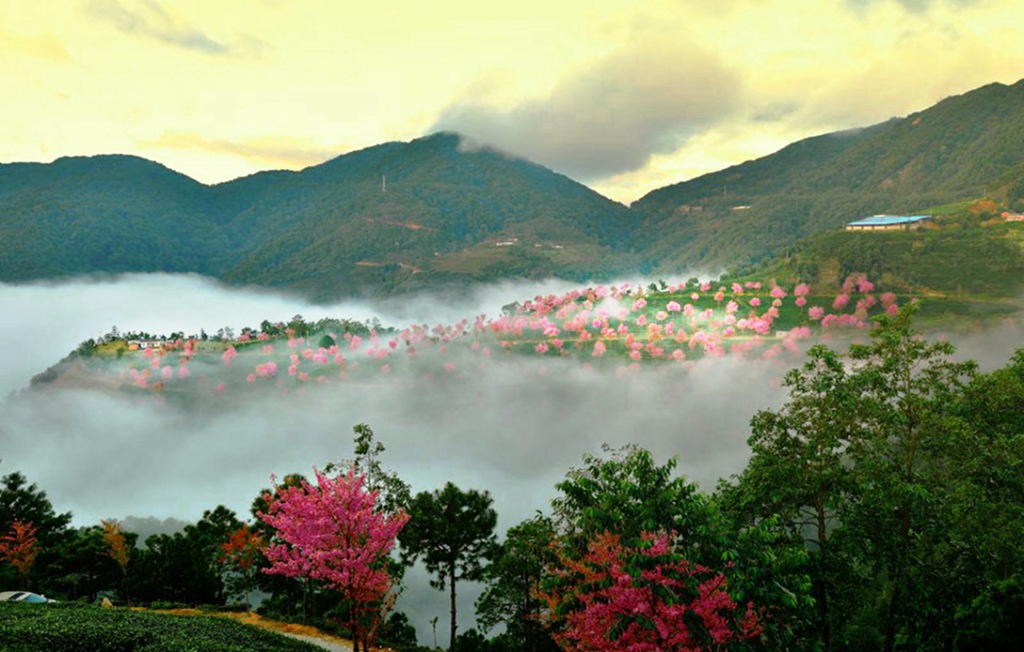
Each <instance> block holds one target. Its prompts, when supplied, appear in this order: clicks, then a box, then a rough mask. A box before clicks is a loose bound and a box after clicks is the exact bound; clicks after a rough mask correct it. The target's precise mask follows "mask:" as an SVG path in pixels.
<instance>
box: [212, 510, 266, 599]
mask: <svg viewBox="0 0 1024 652" xmlns="http://www.w3.org/2000/svg"><path fill="white" fill-rule="evenodd" d="M220 547H221V551H222V552H221V555H220V557H218V558H217V561H219V562H221V563H222V564H227V565H228V566H230V567H231V568H232V569H233V570H234V571H235V572H237V573H238V579H239V580H240V584H241V587H242V591H243V593H244V594H245V608H246V611H248V610H249V609H250V608H251V605H250V602H249V590H250V589H251V587H252V582H253V576H254V574H255V571H256V568H257V565H258V563H259V562H260V561H261V560H262V559H263V551H264V549H266V542H265V541H264V540H263V537H262V536H260V534H259V532H254V531H253V530H251V529H249V524H248V523H243V524H242V526H241V527H239V528H238V529H235V530H232V531H231V532H229V533H228V539H227V541H225V542H224V543H222V544H221V545H220Z"/></svg>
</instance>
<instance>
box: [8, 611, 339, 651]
mask: <svg viewBox="0 0 1024 652" xmlns="http://www.w3.org/2000/svg"><path fill="white" fill-rule="evenodd" d="M319 649H320V648H318V647H316V646H313V645H311V644H309V643H305V642H302V641H297V640H294V639H291V638H288V637H286V636H282V635H281V634H278V633H275V632H272V631H267V629H265V628H262V627H254V626H251V625H250V624H245V623H242V622H237V621H236V620H232V619H230V618H225V617H219V616H206V615H181V614H169V613H157V612H149V611H139V610H129V609H121V608H114V609H111V608H103V607H98V606H94V605H88V604H82V603H51V604H24V603H14V602H0V652H39V651H40V650H47V651H49V652H65V651H66V652H72V651H74V652H78V651H80V650H89V651H90V652H315V651H318V650H319Z"/></svg>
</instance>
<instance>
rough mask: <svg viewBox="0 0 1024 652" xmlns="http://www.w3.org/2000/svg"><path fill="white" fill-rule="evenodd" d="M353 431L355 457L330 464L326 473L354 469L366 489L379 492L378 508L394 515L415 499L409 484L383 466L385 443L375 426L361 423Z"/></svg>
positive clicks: (325, 470)
mask: <svg viewBox="0 0 1024 652" xmlns="http://www.w3.org/2000/svg"><path fill="white" fill-rule="evenodd" d="M352 431H353V432H354V433H355V438H354V442H355V457H354V458H353V459H351V460H343V461H342V462H339V463H337V464H335V463H331V464H328V465H327V466H326V467H325V468H324V472H325V473H331V472H334V471H348V470H349V469H350V468H351V469H354V470H355V472H356V475H362V476H363V477H364V478H365V481H364V482H365V485H364V486H365V487H366V489H367V490H368V491H376V492H377V510H378V511H383V512H385V513H389V514H393V513H395V512H397V511H398V510H400V509H405V508H406V507H408V505H409V503H410V502H411V501H412V491H411V490H410V488H409V484H408V483H407V482H405V481H404V480H402V478H401V477H399V475H398V474H397V473H395V472H394V471H388V470H386V469H385V468H384V467H382V466H381V464H380V456H381V454H382V453H383V452H384V451H385V448H384V444H382V443H380V442H379V441H377V440H376V439H374V435H373V429H372V428H370V426H368V425H367V424H365V423H359V424H356V425H355V426H353V427H352Z"/></svg>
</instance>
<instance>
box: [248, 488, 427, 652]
mask: <svg viewBox="0 0 1024 652" xmlns="http://www.w3.org/2000/svg"><path fill="white" fill-rule="evenodd" d="M314 473H315V476H316V484H315V485H314V484H311V483H309V482H305V481H303V482H302V483H301V484H300V485H299V486H291V487H283V488H278V490H277V493H276V494H275V495H274V496H273V498H272V499H271V500H270V503H269V507H268V509H267V512H266V513H260V514H258V516H259V518H260V519H261V520H262V521H264V522H265V523H267V524H268V525H270V526H272V527H273V528H274V530H275V533H274V534H275V540H273V541H271V542H270V544H269V545H268V546H267V548H266V550H265V555H266V556H267V558H268V559H269V560H270V562H271V566H270V567H269V568H267V569H265V570H264V572H266V573H269V574H280V575H285V576H288V577H305V578H309V579H313V580H318V581H322V582H324V583H325V584H326V585H327V586H329V587H330V588H332V589H333V590H335V591H337V592H338V593H340V594H341V595H342V597H343V598H344V599H345V600H346V601H347V602H348V603H349V616H348V623H349V626H350V631H351V632H352V637H353V639H354V641H355V643H356V645H357V647H358V646H359V645H362V646H364V649H369V646H370V645H372V642H373V638H374V635H375V632H376V629H377V628H378V627H379V626H380V623H381V621H382V619H383V617H384V614H385V613H386V612H387V611H388V610H389V609H390V607H391V605H392V604H393V601H394V596H393V595H392V594H391V590H392V586H393V578H392V577H391V574H390V573H389V572H388V568H387V557H388V555H389V554H390V552H391V550H392V548H393V547H394V544H395V538H396V537H397V536H398V533H399V532H400V531H401V530H402V528H403V527H404V526H405V524H406V522H407V521H408V517H407V516H406V514H405V513H404V512H401V511H399V512H396V513H394V514H390V515H386V514H382V513H380V512H378V511H377V510H376V500H377V495H376V493H374V492H368V491H366V490H365V489H364V488H363V476H357V475H356V474H355V471H354V470H353V471H349V473H348V474H346V475H339V476H337V477H336V478H334V479H332V478H329V477H328V476H326V475H324V474H323V473H321V472H320V471H319V470H314Z"/></svg>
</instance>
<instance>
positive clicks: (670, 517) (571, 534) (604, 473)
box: [546, 446, 811, 649]
mask: <svg viewBox="0 0 1024 652" xmlns="http://www.w3.org/2000/svg"><path fill="white" fill-rule="evenodd" d="M605 451H606V452H611V455H610V456H609V457H607V458H601V457H597V456H592V455H587V456H585V457H584V466H583V467H582V468H577V469H571V470H570V471H569V473H568V474H567V476H566V479H565V480H563V481H562V482H560V483H558V485H556V486H557V488H558V489H559V491H560V492H561V496H559V497H558V498H556V499H555V500H554V501H552V504H553V507H554V511H555V515H556V525H557V527H558V533H559V537H558V553H559V555H561V556H562V557H564V558H566V559H581V558H582V557H583V555H585V554H586V553H587V550H588V546H589V545H590V542H591V541H592V540H593V539H595V538H596V537H598V536H601V535H604V534H605V533H611V534H614V535H616V536H618V537H619V538H620V540H621V541H622V544H623V545H625V546H628V547H631V548H632V547H637V546H641V545H642V544H643V541H642V538H643V537H644V536H645V533H651V534H657V535H662V534H664V535H669V536H670V538H671V541H672V543H673V545H674V547H675V548H676V549H677V550H678V551H679V553H680V554H681V555H683V556H684V557H685V558H686V559H687V560H688V561H689V562H692V563H695V564H700V565H702V566H704V567H706V568H724V573H725V575H726V577H727V578H728V581H729V594H730V596H731V597H732V598H733V599H734V600H736V601H737V602H738V603H741V604H746V603H747V602H752V603H753V604H755V605H758V606H760V607H766V608H769V609H770V612H769V613H768V619H767V620H766V622H765V636H764V638H765V640H767V641H770V645H769V647H770V648H771V649H787V648H789V649H792V648H794V647H798V646H799V645H800V643H801V642H802V641H803V636H804V633H803V632H804V629H805V628H806V626H805V625H804V623H803V621H802V613H803V612H804V611H805V610H806V609H807V608H808V606H809V604H810V603H811V600H810V598H809V596H808V592H809V590H810V586H809V582H808V578H807V576H806V573H805V571H804V566H805V564H806V555H805V553H804V551H803V550H802V549H801V548H796V547H793V546H792V545H783V544H786V543H787V542H786V541H785V540H784V539H783V537H782V536H781V535H780V533H779V528H778V525H777V523H776V522H775V521H774V520H773V519H761V520H759V522H757V523H753V524H749V523H741V522H739V521H738V520H734V519H731V518H729V517H728V515H727V514H725V513H723V511H722V510H721V508H720V507H719V505H718V501H717V500H716V499H713V498H711V497H708V496H707V495H705V494H704V493H702V492H701V491H700V490H699V488H698V487H697V485H696V484H692V483H688V482H687V481H686V479H685V478H683V477H681V476H678V475H676V473H675V467H676V463H677V462H676V460H675V459H670V460H669V461H668V462H666V463H665V464H663V465H658V464H656V463H655V461H654V457H653V456H652V455H651V453H650V452H649V451H647V450H644V449H642V448H639V447H637V446H626V447H623V448H621V449H617V450H612V449H609V448H608V447H605ZM549 570H553V571H554V573H549V574H554V575H557V574H558V568H557V567H556V568H554V569H549ZM556 589H557V587H546V590H556Z"/></svg>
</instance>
